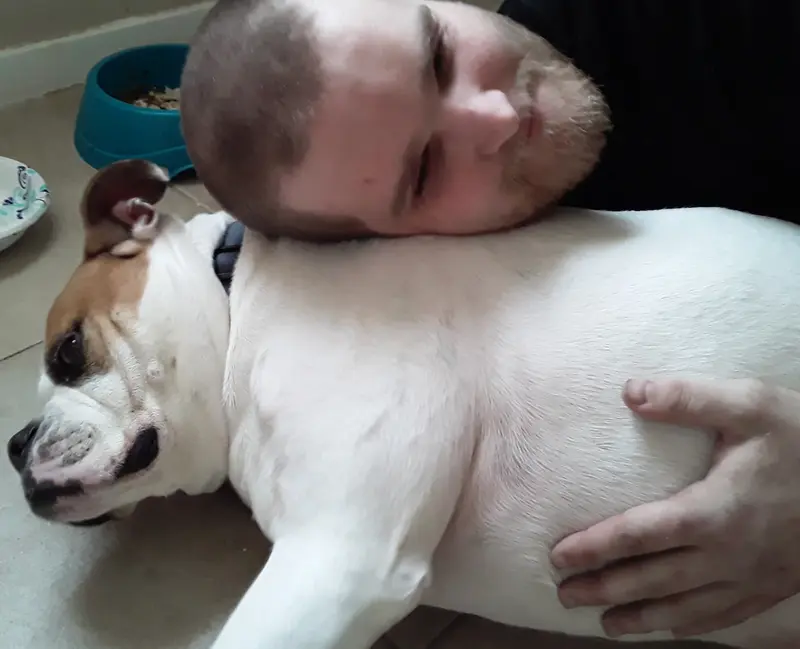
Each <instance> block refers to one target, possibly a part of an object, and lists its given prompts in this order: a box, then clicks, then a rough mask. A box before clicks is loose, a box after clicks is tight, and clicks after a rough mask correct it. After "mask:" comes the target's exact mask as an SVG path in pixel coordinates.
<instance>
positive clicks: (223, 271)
mask: <svg viewBox="0 0 800 649" xmlns="http://www.w3.org/2000/svg"><path fill="white" fill-rule="evenodd" d="M243 240H244V226H243V225H242V224H241V223H239V222H238V221H234V222H233V223H231V224H230V225H229V226H228V227H227V228H225V232H224V233H223V235H222V238H221V239H220V240H219V243H218V244H217V247H216V248H215V249H214V256H213V261H212V263H213V264H214V274H215V275H216V276H217V279H219V281H220V282H221V283H222V286H223V287H224V288H225V292H226V293H230V290H231V281H232V280H233V271H234V269H235V268H236V262H237V261H238V260H239V253H240V252H241V251H242V241H243Z"/></svg>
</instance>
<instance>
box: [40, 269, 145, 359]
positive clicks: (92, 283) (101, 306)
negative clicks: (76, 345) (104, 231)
mask: <svg viewBox="0 0 800 649" xmlns="http://www.w3.org/2000/svg"><path fill="white" fill-rule="evenodd" d="M147 270H148V262H147V254H146V253H140V254H138V255H137V256H135V257H131V258H128V259H121V258H117V257H113V256H111V255H101V256H99V257H95V258H91V259H88V260H86V261H85V262H84V263H82V264H81V265H80V266H79V267H78V268H77V269H76V270H75V272H74V273H73V274H72V277H70V279H69V281H68V282H67V285H66V286H65V287H64V289H63V290H62V291H61V293H60V294H59V295H58V297H57V298H56V299H55V301H54V302H53V306H52V307H51V308H50V312H49V313H48V316H47V325H46V329H45V347H46V348H48V349H49V348H50V346H51V345H53V344H54V343H55V342H57V341H58V339H59V338H60V337H61V336H63V335H64V334H65V333H67V332H69V331H71V330H72V329H73V328H74V327H75V326H76V324H79V323H86V322H95V323H96V322H98V321H100V320H102V321H109V322H113V321H114V320H115V319H116V316H117V314H119V313H129V312H130V311H132V310H135V309H137V307H138V305H139V303H140V301H141V299H142V295H143V294H144V289H145V285H146V282H147Z"/></svg>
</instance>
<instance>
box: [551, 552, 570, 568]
mask: <svg viewBox="0 0 800 649" xmlns="http://www.w3.org/2000/svg"><path fill="white" fill-rule="evenodd" d="M550 560H551V561H552V562H553V566H555V567H556V568H557V569H558V570H564V569H565V568H569V564H570V560H569V554H567V553H566V552H559V553H558V554H553V556H552V557H550Z"/></svg>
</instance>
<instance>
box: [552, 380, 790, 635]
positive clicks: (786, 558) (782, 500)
mask: <svg viewBox="0 0 800 649" xmlns="http://www.w3.org/2000/svg"><path fill="white" fill-rule="evenodd" d="M624 398H625V402H626V404H627V405H628V407H630V408H631V409H632V410H633V411H634V412H636V413H637V414H639V415H640V416H641V417H643V418H645V419H650V420H653V421H662V422H669V423H674V424H679V425H685V426H690V427H698V428H707V429H713V430H716V431H718V432H719V434H720V437H719V442H718V445H717V449H716V453H715V458H714V465H713V467H712V469H711V471H710V472H709V474H708V476H707V477H706V478H705V479H704V480H702V481H700V482H698V483H696V484H694V485H692V486H691V487H689V488H687V489H685V490H684V491H682V492H680V493H679V494H677V495H676V496H674V497H672V498H670V499H668V500H665V501H662V502H657V503H652V504H648V505H642V506H640V507H637V508H634V509H631V510H629V511H628V512H626V513H624V514H622V515H620V516H616V517H614V518H611V519H609V520H606V521H604V522H602V523H599V524H598V525H595V526H594V527H592V528H590V529H588V530H586V531H584V532H579V533H577V534H574V535H572V536H570V537H568V538H566V539H565V540H563V541H562V542H561V543H559V544H558V545H557V546H556V547H555V548H554V550H553V553H552V560H553V563H554V565H555V566H556V567H557V568H562V569H570V570H573V571H577V572H578V573H581V574H578V575H576V576H575V577H572V578H570V579H567V580H565V581H564V583H563V584H562V585H561V587H560V591H559V592H560V597H561V601H562V603H564V605H565V606H568V607H575V606H587V605H588V606H610V607H612V608H610V610H608V611H607V612H606V614H605V615H604V618H603V624H604V627H605V630H606V633H607V634H608V635H609V636H612V637H617V636H620V635H626V634H631V633H649V632H652V631H657V630H662V631H672V632H673V633H674V634H675V635H676V636H678V637H685V636H689V635H698V634H702V633H708V632H710V631H714V630H718V629H723V628H726V627H730V626H733V625H735V624H739V623H740V622H743V621H744V620H746V619H748V618H750V617H752V616H754V615H757V614H759V613H761V612H763V611H765V610H767V609H769V608H771V607H773V606H774V605H776V604H777V603H778V602H780V601H781V600H783V599H786V598H787V597H790V596H792V595H794V594H796V593H798V592H800V552H798V550H797V542H798V539H800V393H798V392H793V391H790V390H784V389H782V388H775V387H771V386H767V385H765V384H763V383H761V382H758V381H750V380H735V381H718V382H702V381H701V382H698V381H631V382H629V384H628V385H627V386H626V388H625V395H624Z"/></svg>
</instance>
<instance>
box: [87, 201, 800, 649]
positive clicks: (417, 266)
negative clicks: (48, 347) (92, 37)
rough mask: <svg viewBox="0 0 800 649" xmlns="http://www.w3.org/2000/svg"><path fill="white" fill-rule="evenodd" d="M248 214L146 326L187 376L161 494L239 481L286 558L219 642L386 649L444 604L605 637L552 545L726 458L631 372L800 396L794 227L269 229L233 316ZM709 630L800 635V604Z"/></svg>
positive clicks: (143, 313)
mask: <svg viewBox="0 0 800 649" xmlns="http://www.w3.org/2000/svg"><path fill="white" fill-rule="evenodd" d="M227 218H228V217H226V216H225V215H222V214H217V215H202V216H201V217H198V218H197V219H196V220H195V221H193V222H191V223H190V224H189V227H188V232H189V236H187V235H186V234H184V233H183V231H180V229H179V227H178V226H177V225H175V226H174V227H173V228H172V229H169V228H168V229H167V230H166V231H165V233H164V234H163V235H159V238H158V239H157V240H156V242H155V244H154V246H153V248H152V251H151V253H150V256H151V263H150V265H151V268H150V275H149V279H148V285H147V290H146V292H145V296H144V299H143V301H142V304H141V307H140V309H139V313H138V325H137V327H136V329H135V331H133V332H132V333H131V336H132V337H133V340H134V341H135V343H136V345H137V346H138V348H139V349H140V352H139V354H138V356H137V358H138V359H139V360H138V363H139V365H143V366H147V363H150V362H152V361H153V359H163V358H166V357H167V356H169V355H170V354H172V355H174V357H175V358H176V360H177V368H178V373H173V374H169V373H167V374H166V375H164V376H163V377H162V380H161V381H162V382H161V386H162V387H161V388H158V389H156V388H153V387H150V388H148V389H147V390H146V391H145V392H146V394H148V395H151V402H152V403H153V404H154V405H153V410H152V411H153V413H154V416H157V417H159V418H160V420H161V421H162V422H164V423H163V424H162V425H163V429H162V430H161V438H162V447H163V449H164V450H163V451H162V457H160V458H159V460H158V462H157V464H156V469H155V470H154V471H151V472H149V473H146V474H145V475H144V476H141V477H139V478H136V479H137V480H138V481H139V482H138V483H136V484H138V485H139V487H138V489H137V496H140V495H141V493H143V492H144V491H148V492H149V493H150V494H161V493H165V492H168V491H169V490H170V489H185V490H189V491H197V490H200V489H202V488H213V487H214V486H215V485H217V484H218V483H219V480H220V476H221V475H222V474H224V472H225V471H227V472H228V475H229V477H230V479H231V481H232V483H233V485H234V487H235V488H236V489H237V491H238V492H239V494H240V495H241V497H242V498H243V499H244V500H245V501H246V502H247V503H248V504H249V506H250V507H251V508H252V510H253V514H254V516H255V518H256V520H257V521H258V524H259V525H260V526H261V528H262V529H263V531H264V533H265V534H266V535H267V536H269V537H270V538H271V539H272V540H273V541H274V542H275V548H274V552H273V555H272V557H271V559H270V561H269V562H268V564H267V566H266V567H265V568H264V570H263V572H262V573H261V575H260V576H259V577H258V578H257V580H256V581H255V582H254V584H253V585H252V587H251V588H250V589H249V590H248V592H247V593H246V594H245V595H244V598H243V600H242V602H241V603H240V605H239V606H238V607H237V609H236V611H235V612H234V613H233V615H232V616H231V618H230V620H229V621H228V623H227V624H226V626H225V628H224V630H223V632H222V634H221V636H220V637H219V639H218V640H217V642H216V644H215V645H214V648H215V649H256V648H258V649H287V648H288V647H291V648H293V649H367V647H368V646H369V645H370V643H371V642H373V641H374V640H375V639H376V638H377V637H378V636H379V635H380V634H382V633H383V632H384V631H386V630H387V629H388V627H389V626H391V625H392V624H393V623H394V622H396V621H398V620H399V619H400V618H402V617H404V616H405V615H406V614H408V613H409V612H410V611H411V610H413V608H414V607H415V606H417V605H418V604H419V603H425V604H431V605H434V606H439V607H444V608H449V609H452V610H456V611H462V612H467V613H473V614H477V615H480V616H484V617H487V618H490V619H493V620H497V621H500V622H504V623H509V624H514V625H519V626H523V627H531V628H537V629H546V630H551V631H563V632H566V633H571V634H578V635H601V634H602V631H601V627H600V624H599V617H598V611H596V610H572V611H567V610H564V609H563V608H562V607H561V606H560V604H559V603H558V600H557V598H556V583H557V581H558V580H559V579H560V575H556V574H554V572H553V570H552V568H551V566H550V564H549V560H548V552H549V550H550V549H551V548H552V546H553V544H554V543H555V542H556V541H557V540H558V539H560V538H562V537H563V536H565V535H566V534H568V533H570V532H572V531H575V530H578V529H581V528H585V527H586V526H588V525H591V524H592V523H595V522H597V521H599V520H601V519H603V518H605V517H608V516H610V515H612V514H616V513H619V512H621V511H623V510H625V509H627V508H629V507H631V506H633V505H637V504H640V503H644V502H648V501H652V500H654V499H658V498H663V497H665V496H667V495H669V494H672V493H674V492H676V491H677V490H679V489H680V488H682V487H683V486H685V485H688V484H689V483H691V482H693V481H695V480H697V479H698V478H700V477H701V476H703V475H704V473H705V472H706V471H707V468H708V463H709V458H710V452H711V446H712V442H713V440H712V438H711V436H710V435H708V434H706V433H704V432H700V431H690V430H681V429H675V428H670V427H667V426H659V425H656V424H645V423H642V422H641V421H638V420H637V419H635V418H634V416H633V415H632V414H631V413H630V412H629V411H628V410H627V409H626V408H625V406H624V405H623V403H622V400H621V390H622V387H623V385H624V383H625V381H626V380H627V379H628V378H631V377H639V376H652V375H657V374H667V375H676V374H677V375H683V376H685V375H710V376H719V377H726V378H728V377H737V376H751V377H761V378H765V379H768V380H771V381H775V382H778V383H780V384H781V385H785V386H787V387H790V388H798V389H800V292H798V290H797V287H796V282H797V278H798V277H800V229H798V228H796V227H795V226H791V225H787V224H784V223H780V222H777V221H771V220H767V219H760V218H755V217H751V216H747V215H743V214H739V213H735V212H729V211H725V210H718V209H692V210H689V209H687V210H672V211H662V212H653V213H638V214H637V213H627V214H610V213H594V214H591V213H585V212H580V211H573V210H563V211H562V213H561V214H559V215H558V216H557V217H556V218H554V219H553V220H551V221H549V222H545V223H541V224H539V225H535V226H532V227H529V228H525V229H522V230H519V231H516V232H512V233H506V234H498V235H491V236H484V237H474V238H461V239H448V238H417V239H405V240H398V241H391V242H387V241H383V242H379V241H375V242H367V243H358V244H345V245H341V246H323V247H316V246H310V245H304V244H300V243H296V242H278V243H272V242H268V241H266V240H264V239H262V238H260V237H258V236H255V235H248V238H247V239H246V242H245V247H244V250H243V252H242V255H241V258H240V262H239V265H238V267H237V269H236V274H235V278H234V283H233V289H232V293H231V296H230V313H229V312H228V310H227V309H226V305H225V303H224V300H221V299H220V295H219V291H220V290H221V289H220V287H219V285H218V284H216V283H215V280H214V278H213V274H212V273H211V270H210V265H209V262H208V255H209V254H210V250H211V248H212V244H213V242H214V241H216V238H218V236H219V233H220V232H221V230H222V227H224V224H225V223H226V222H227ZM189 241H191V242H193V243H194V244H195V246H197V247H196V248H195V250H197V249H198V248H199V249H200V250H202V253H201V254H199V255H194V256H192V255H191V254H190V253H189V252H188V251H187V250H186V243H187V242H189ZM229 314H230V329H228V317H229ZM167 350H168V351H167ZM148 357H149V358H148ZM223 361H224V363H223ZM160 362H161V364H162V365H164V366H166V365H168V364H167V363H164V362H163V360H162V361H160ZM87 417H88V415H87ZM72 418H73V419H74V418H75V417H74V415H73V416H72ZM225 448H227V449H228V450H229V454H228V465H227V466H226V462H225V459H224V458H223V457H221V455H220V452H221V450H222V449H225ZM111 489H113V487H112V488H111ZM115 498H117V500H118V501H119V502H118V503H116V504H118V505H122V504H127V501H128V500H129V499H126V498H122V496H120V495H118V494H117V495H116V496H115ZM123 500H125V501H126V502H122V501H123ZM664 637H665V636H663V635H658V634H654V635H652V636H649V637H648V639H653V640H656V639H662V638H664ZM631 639H633V638H631ZM709 639H712V640H716V641H719V642H724V643H728V644H730V645H731V646H738V647H747V648H749V649H755V648H756V647H757V648H758V649H785V648H788V647H794V646H798V644H800V599H798V598H795V599H793V600H789V601H787V602H785V603H784V604H782V605H780V606H778V607H776V608H775V609H773V610H772V611H770V612H769V613H767V614H765V615H762V616H760V617H758V618H756V619H754V620H752V621H750V622H748V623H745V624H743V625H740V626H738V627H735V628H733V629H730V630H727V631H724V632H721V633H717V634H712V635H711V636H709Z"/></svg>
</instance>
